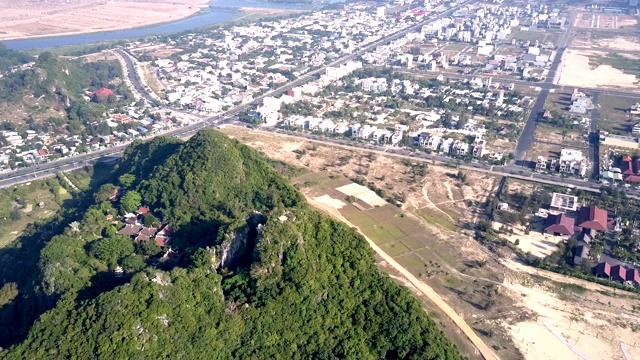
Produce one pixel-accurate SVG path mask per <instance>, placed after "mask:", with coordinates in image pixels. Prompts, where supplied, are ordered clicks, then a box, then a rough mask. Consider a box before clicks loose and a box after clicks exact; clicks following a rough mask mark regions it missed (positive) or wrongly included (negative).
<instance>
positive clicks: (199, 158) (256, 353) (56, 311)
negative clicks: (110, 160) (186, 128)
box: [0, 130, 461, 360]
mask: <svg viewBox="0 0 640 360" xmlns="http://www.w3.org/2000/svg"><path fill="white" fill-rule="evenodd" d="M143 154H153V156H152V158H151V159H146V160H145V161H144V162H143V163H141V164H135V165H134V163H135V162H133V161H132V159H136V158H141V157H143ZM126 173H130V174H136V176H135V181H134V182H133V183H131V184H130V186H131V190H129V192H128V193H127V194H129V193H131V192H133V191H138V192H139V193H140V194H141V195H142V198H143V201H144V203H145V204H149V205H150V208H151V210H152V211H153V212H155V213H156V214H157V215H158V217H159V218H160V219H159V221H162V223H163V224H171V225H172V226H173V227H174V230H175V232H174V235H173V236H174V238H175V242H173V243H172V244H171V247H172V249H173V250H174V251H175V253H177V254H179V255H178V257H177V258H174V259H173V260H171V259H165V256H162V254H163V253H164V252H165V251H160V249H159V247H157V245H155V244H154V243H153V242H138V243H136V244H134V243H133V242H132V240H131V238H129V237H124V236H122V235H117V234H114V232H113V231H111V230H109V229H110V225H109V222H102V221H101V220H100V217H99V216H97V215H98V213H100V212H101V213H102V215H104V214H106V213H108V212H110V211H112V209H113V207H112V206H111V205H110V204H109V203H106V202H101V203H95V204H94V205H93V206H91V207H90V209H89V210H88V212H87V214H88V215H86V216H84V217H83V220H82V224H81V225H83V226H81V230H80V231H79V232H73V231H70V230H69V229H67V231H66V232H65V233H64V234H60V235H58V236H55V237H54V238H53V239H51V240H50V241H49V243H48V244H47V245H46V246H45V248H44V249H43V251H42V253H41V258H40V262H39V266H40V271H41V274H40V282H39V284H40V285H39V288H41V289H42V292H43V293H44V294H47V296H48V298H55V299H57V301H56V302H55V304H54V306H52V307H51V310H49V311H46V312H44V313H43V314H41V315H40V317H39V320H38V321H37V322H36V323H35V324H34V325H33V327H32V328H31V329H30V331H29V333H28V335H27V336H26V339H24V340H21V341H18V342H17V343H14V345H13V346H12V347H10V348H8V350H6V351H4V352H2V353H0V357H1V358H6V359H38V358H75V359H89V358H91V359H142V358H144V359H152V358H180V359H336V358H349V359H372V360H377V359H459V358H460V357H461V356H460V354H459V353H458V351H457V349H456V348H455V347H454V346H453V345H452V344H451V343H450V342H449V341H448V340H447V339H446V338H445V337H444V336H443V334H442V332H441V331H440V330H438V329H437V328H436V326H435V323H434V322H433V321H432V320H431V319H430V318H429V317H428V316H427V315H426V313H425V312H424V311H423V310H422V309H421V307H420V305H419V303H418V302H417V301H416V300H415V299H414V298H413V297H412V296H411V294H410V293H409V292H408V291H407V290H406V289H404V288H402V287H399V286H398V285H396V284H394V283H393V282H392V281H391V280H390V279H389V278H388V277H387V276H385V275H383V274H382V273H381V272H380V271H379V270H378V269H377V267H376V265H375V262H374V258H373V253H372V251H371V250H370V249H369V247H368V246H367V244H366V242H365V241H364V239H362V237H361V236H360V235H358V234H357V233H356V232H354V231H353V230H352V229H350V228H349V227H347V226H345V225H344V224H342V223H339V222H336V221H334V220H332V219H330V218H329V217H327V216H325V215H322V214H320V213H318V212H317V211H314V210H312V209H311V208H309V206H308V205H306V203H305V202H304V200H303V198H302V197H301V195H300V194H299V193H298V192H297V191H296V190H295V188H293V187H292V186H291V185H290V184H288V183H287V182H286V181H285V180H284V179H283V178H282V177H281V176H280V175H279V174H278V173H277V172H276V171H275V170H274V169H273V167H271V165H270V164H269V162H267V161H266V160H265V159H263V158H262V157H261V156H260V155H259V154H257V152H256V151H254V150H251V149H249V148H248V147H246V146H244V145H241V144H240V143H238V142H237V141H235V140H230V139H228V138H226V137H225V136H224V135H222V134H220V133H218V132H215V131H212V130H208V131H202V132H200V133H198V134H197V135H195V136H194V137H193V138H191V139H190V140H189V141H187V142H185V143H182V144H180V143H179V142H175V141H167V140H159V141H158V142H156V143H154V144H151V145H149V144H140V143H138V144H134V145H133V146H132V148H130V149H129V150H128V151H127V152H126V154H125V156H124V158H123V160H122V162H121V164H120V168H119V169H118V172H117V173H116V174H114V176H113V179H111V180H110V181H111V182H117V179H118V176H119V175H122V174H126ZM140 174H143V175H140ZM126 196H127V195H125V197H126ZM90 198H91V199H93V194H91V196H90ZM122 201H124V197H123V198H122V199H121V200H120V202H121V204H120V205H121V206H122ZM89 213H93V214H89ZM86 222H88V223H90V224H91V225H92V226H91V228H90V229H88V228H86V226H84V225H87V224H85V223H86ZM115 266H120V267H121V268H122V269H123V270H124V272H125V274H124V275H122V274H117V273H116V272H115V271H114V267H115ZM2 295H3V298H7V299H9V298H11V297H15V290H12V289H11V288H8V289H7V290H3V291H2ZM5 301H7V300H5ZM9 301H10V300H9Z"/></svg>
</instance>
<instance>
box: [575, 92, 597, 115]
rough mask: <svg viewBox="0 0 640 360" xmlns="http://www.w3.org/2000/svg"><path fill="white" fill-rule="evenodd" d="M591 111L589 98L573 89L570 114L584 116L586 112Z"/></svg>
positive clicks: (591, 106)
mask: <svg viewBox="0 0 640 360" xmlns="http://www.w3.org/2000/svg"><path fill="white" fill-rule="evenodd" d="M591 109H593V102H592V101H591V98H589V96H588V95H587V94H585V93H583V92H581V91H580V90H579V89H573V93H572V94H571V107H570V108H569V111H570V112H573V113H578V114H586V113H587V111H588V110H591Z"/></svg>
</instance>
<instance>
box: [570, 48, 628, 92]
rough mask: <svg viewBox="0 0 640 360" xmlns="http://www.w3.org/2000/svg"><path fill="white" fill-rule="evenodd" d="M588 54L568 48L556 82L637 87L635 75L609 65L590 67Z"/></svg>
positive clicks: (574, 84) (582, 85)
mask: <svg viewBox="0 0 640 360" xmlns="http://www.w3.org/2000/svg"><path fill="white" fill-rule="evenodd" d="M588 55H589V53H588V52H581V51H577V50H573V49H571V50H569V51H568V53H567V55H566V58H565V60H564V62H563V64H562V72H561V75H560V80H559V81H558V83H559V84H560V85H569V86H577V87H598V86H608V87H619V88H637V85H636V84H637V82H638V80H637V78H636V76H635V75H632V74H625V73H624V72H623V71H622V70H618V69H616V68H613V67H611V66H609V65H599V66H598V67H596V68H595V69H591V67H590V66H589V57H588Z"/></svg>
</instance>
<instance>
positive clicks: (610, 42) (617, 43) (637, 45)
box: [597, 20, 640, 51]
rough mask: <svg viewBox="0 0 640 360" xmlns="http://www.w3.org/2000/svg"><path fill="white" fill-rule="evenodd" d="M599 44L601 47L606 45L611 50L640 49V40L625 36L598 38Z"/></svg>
mask: <svg viewBox="0 0 640 360" xmlns="http://www.w3.org/2000/svg"><path fill="white" fill-rule="evenodd" d="M634 21H635V20H634ZM597 44H598V46H599V47H605V48H609V49H611V50H620V51H640V42H638V41H634V40H631V39H628V38H624V37H615V38H612V39H602V40H598V42H597Z"/></svg>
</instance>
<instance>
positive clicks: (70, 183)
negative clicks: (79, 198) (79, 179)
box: [60, 172, 80, 191]
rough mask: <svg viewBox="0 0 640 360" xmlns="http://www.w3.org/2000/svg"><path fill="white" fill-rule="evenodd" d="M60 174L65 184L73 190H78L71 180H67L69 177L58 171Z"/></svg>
mask: <svg viewBox="0 0 640 360" xmlns="http://www.w3.org/2000/svg"><path fill="white" fill-rule="evenodd" d="M60 176H62V178H63V179H64V181H66V182H67V184H69V186H71V188H72V189H73V190H75V191H80V190H79V189H78V187H77V186H76V185H75V184H74V183H72V182H71V180H69V178H68V177H67V176H66V175H65V174H64V173H63V172H61V173H60Z"/></svg>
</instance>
